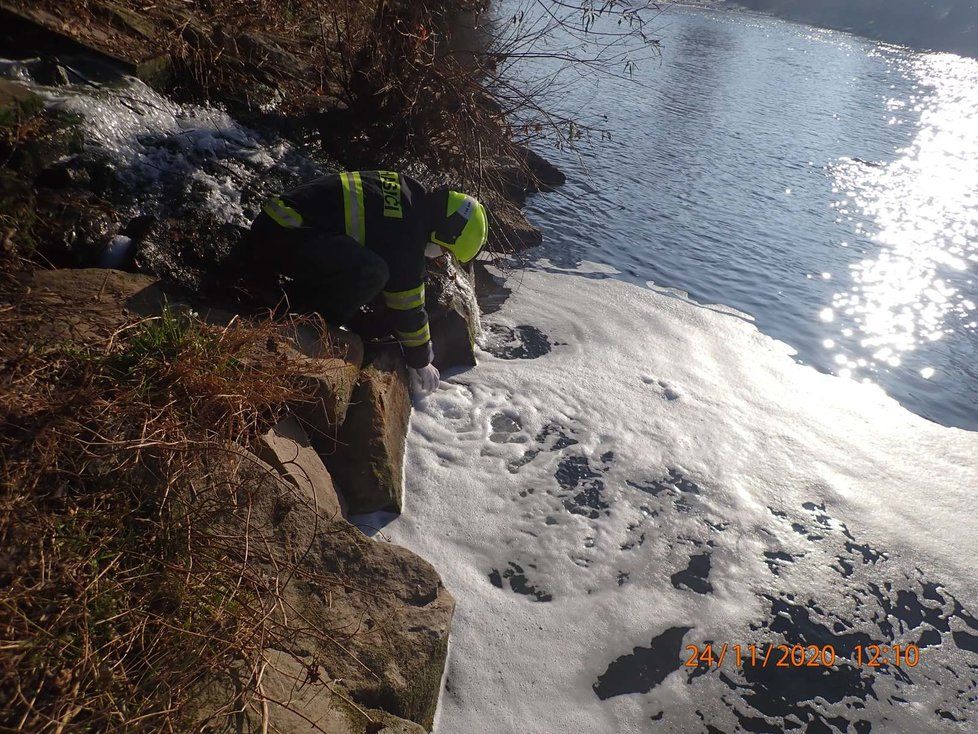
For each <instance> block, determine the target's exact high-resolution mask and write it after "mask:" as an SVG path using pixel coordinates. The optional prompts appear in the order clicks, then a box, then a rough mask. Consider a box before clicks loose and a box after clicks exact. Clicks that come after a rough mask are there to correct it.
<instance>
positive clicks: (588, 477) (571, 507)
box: [554, 456, 609, 520]
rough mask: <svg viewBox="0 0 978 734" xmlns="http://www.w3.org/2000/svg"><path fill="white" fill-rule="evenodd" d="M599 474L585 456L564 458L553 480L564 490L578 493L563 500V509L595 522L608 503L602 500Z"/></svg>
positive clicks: (601, 485) (605, 511) (602, 488)
mask: <svg viewBox="0 0 978 734" xmlns="http://www.w3.org/2000/svg"><path fill="white" fill-rule="evenodd" d="M601 476H602V475H601V473H600V472H596V471H594V469H592V468H591V462H590V461H589V460H588V459H587V457H585V456H565V457H564V458H563V459H561V460H560V462H559V463H558V464H557V469H556V471H555V472H554V478H555V479H556V480H557V484H559V485H560V487H561V488H562V489H565V490H575V489H578V490H579V491H578V492H577V493H576V494H575V495H574V496H573V497H565V498H564V507H565V508H566V509H567V511H568V512H572V513H574V514H575V515H584V516H586V517H589V518H591V519H592V520H596V519H597V518H598V517H600V516H601V513H602V512H604V513H605V514H607V510H608V507H609V505H608V503H607V502H605V501H604V499H603V493H604V481H603V480H602V479H601Z"/></svg>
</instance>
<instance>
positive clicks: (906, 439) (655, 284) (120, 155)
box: [7, 8, 978, 734]
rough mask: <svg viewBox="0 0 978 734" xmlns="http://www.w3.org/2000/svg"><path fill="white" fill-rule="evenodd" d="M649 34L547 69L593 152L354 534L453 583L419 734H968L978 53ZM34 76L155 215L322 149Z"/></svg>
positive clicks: (722, 27) (214, 204)
mask: <svg viewBox="0 0 978 734" xmlns="http://www.w3.org/2000/svg"><path fill="white" fill-rule="evenodd" d="M657 26H658V28H659V30H660V32H661V33H660V35H661V37H662V40H663V55H662V58H661V61H660V62H658V63H656V64H653V65H650V66H649V67H648V68H644V69H639V70H637V73H636V77H637V78H638V79H639V80H640V82H641V83H640V84H639V83H634V82H633V83H627V84H626V83H624V82H618V81H614V80H611V79H601V80H594V79H590V78H582V79H577V80H574V83H573V84H571V85H569V86H565V87H564V88H563V92H562V98H561V100H560V102H561V104H563V105H565V106H567V107H576V108H579V109H581V110H582V112H583V113H584V114H586V115H587V114H590V115H591V116H594V115H599V116H600V115H607V118H608V119H607V121H604V120H601V123H602V124H603V125H605V126H606V127H607V128H608V129H609V130H610V132H611V140H610V141H609V140H608V139H607V136H605V139H603V140H602V139H600V136H595V139H594V140H593V141H592V144H591V145H589V146H583V145H582V146H581V148H580V151H579V152H578V153H575V152H572V151H548V155H549V156H550V157H551V158H554V159H555V160H558V162H559V163H560V165H561V166H562V167H563V168H564V170H565V171H567V173H568V177H569V181H568V184H567V186H566V187H564V188H563V189H562V190H560V191H558V192H556V193H553V194H547V195H543V196H538V197H534V198H533V199H532V200H531V202H530V210H531V216H532V217H534V219H535V220H536V221H537V222H538V223H539V224H540V225H541V226H542V227H543V228H544V230H545V232H546V238H547V239H546V243H545V245H544V246H543V247H541V248H539V249H538V250H536V251H533V252H531V253H528V254H529V258H530V261H529V263H528V265H527V267H526V268H524V269H522V270H517V271H515V272H510V273H509V274H508V276H507V275H506V274H504V273H499V274H498V276H499V278H500V280H504V281H505V282H504V283H503V285H504V287H506V288H509V289H510V290H511V295H510V297H509V298H508V300H506V301H505V303H503V304H502V306H501V307H499V308H498V310H495V311H494V312H492V313H490V314H488V315H487V317H486V318H485V320H484V321H485V337H484V339H483V341H482V344H481V346H482V348H483V349H482V351H481V352H480V364H479V365H478V366H477V367H475V368H473V369H471V370H467V371H463V372H456V373H454V374H448V375H446V376H445V378H446V379H445V380H444V381H443V382H442V384H441V385H440V388H439V390H438V391H437V392H435V393H434V394H433V395H431V396H430V397H428V398H427V399H426V400H422V401H419V402H418V403H417V404H416V406H415V411H414V413H413V415H412V424H411V432H410V435H409V439H408V445H407V449H406V456H405V485H406V489H405V511H404V513H403V515H401V516H400V517H397V518H391V517H376V518H370V519H369V520H367V521H366V522H365V523H364V527H365V528H366V527H372V528H377V527H383V530H382V531H380V532H379V533H376V532H375V535H376V537H377V539H378V542H383V541H384V540H385V538H389V539H392V540H394V541H396V542H398V543H401V544H403V545H406V546H408V547H410V548H412V549H413V550H415V551H416V552H418V553H419V554H420V555H421V556H422V557H424V558H426V559H428V560H429V561H430V562H431V563H433V564H434V566H435V567H436V568H437V570H438V572H439V573H440V574H441V576H442V578H443V580H444V583H445V585H446V587H447V588H448V589H449V591H450V592H451V593H452V594H453V595H454V597H455V599H456V601H457V608H456V613H455V618H454V621H453V627H452V637H451V642H450V649H449V658H448V664H447V670H446V674H445V681H444V687H443V691H442V695H441V701H440V707H439V712H438V715H437V719H436V727H435V729H436V732H437V734H456V733H457V732H465V733H466V734H469V733H472V734H557V733H558V732H561V733H562V732H589V733H592V732H593V733H595V734H605V733H607V734H626V733H632V734H638V733H639V732H643V733H644V732H650V731H655V732H675V733H677V734H678V733H682V734H688V733H692V732H695V733H696V734H701V733H702V734H717V733H718V732H730V733H732V732H743V731H747V732H781V731H806V732H836V733H843V732H845V733H846V734H850V733H852V734H865V733H866V732H870V731H873V732H885V733H886V734H891V733H892V732H902V733H905V734H920V733H921V732H932V731H933V732H958V733H960V732H968V731H975V730H976V722H978V696H976V693H975V691H976V690H978V570H976V567H975V564H974V559H975V558H976V557H978V519H976V516H975V512H974V500H975V493H976V489H978V432H975V431H971V430H962V429H961V428H960V427H971V428H974V427H975V419H974V415H973V413H974V407H975V405H976V400H975V398H976V392H975V391H976V384H975V380H974V367H973V366H972V360H973V357H974V354H975V338H976V337H975V319H976V315H975V304H974V303H973V302H972V301H973V299H974V298H975V295H974V293H975V288H974V269H975V253H976V249H975V247H976V246H975V238H976V206H978V202H976V199H975V197H976V170H978V167H976V166H975V163H976V160H978V142H976V135H978V133H976V130H978V126H976V125H974V120H973V118H974V117H975V105H976V96H978V85H976V84H975V82H976V80H978V65H976V62H974V61H971V60H966V59H960V58H957V57H954V56H947V55H928V54H918V53H913V52H909V51H906V50H902V49H896V48H884V47H880V46H877V45H874V44H872V43H870V42H868V41H864V40H860V39H857V38H854V37H850V36H847V35H844V34H839V33H832V32H825V31H820V30H815V29H811V28H806V27H804V26H801V25H795V24H791V23H787V22H783V21H778V20H773V19H769V18H764V17H761V16H755V15H749V14H745V13H735V12H722V13H720V12H712V11H709V10H701V9H683V8H674V9H672V10H671V11H670V12H669V13H668V14H666V15H663V16H662V17H661V18H660V19H659V22H658V24H657ZM539 63H540V64H544V63H545V62H543V61H540V62H539ZM7 71H8V73H12V74H18V75H22V74H23V73H25V72H23V70H21V69H20V66H19V65H17V64H8V65H7ZM527 71H528V73H531V74H532V73H534V68H532V67H531V68H528V69H527ZM537 71H539V72H541V73H544V72H546V71H547V69H546V68H540V69H538V70H537ZM44 93H45V96H46V97H47V98H48V100H49V103H50V104H51V105H54V106H58V107H63V108H65V109H68V110H69V111H71V112H74V113H76V114H79V115H81V116H82V117H83V118H84V124H83V129H84V131H85V133H86V139H87V144H88V145H89V146H90V147H92V148H93V149H97V150H98V151H101V153H103V154H105V155H108V156H109V157H110V158H111V159H112V160H114V161H115V163H116V165H117V166H118V167H119V169H120V173H121V174H122V175H124V176H125V177H126V179H127V180H131V181H132V185H133V186H134V187H138V188H139V189H146V190H147V191H148V194H147V196H148V197H149V198H148V203H147V204H146V206H149V207H150V208H151V209H152V207H153V206H157V205H159V204H160V202H166V201H169V200H171V199H172V198H173V197H174V194H173V192H174V191H176V192H177V193H180V192H183V191H195V192H198V193H199V194H202V196H200V197H199V198H200V199H201V200H202V201H203V203H204V204H205V205H206V206H207V207H209V208H210V209H211V210H212V211H213V212H214V213H215V214H217V215H219V216H222V217H223V218H224V219H225V220H226V221H229V222H241V221H244V220H246V219H247V216H248V215H249V213H251V210H252V209H253V207H254V204H255V200H256V198H257V196H258V194H259V193H260V190H261V189H262V187H263V186H268V185H269V182H273V181H281V180H288V179H290V178H295V177H308V176H310V175H312V174H313V173H314V172H315V170H316V165H317V164H316V163H315V162H314V161H309V160H306V159H305V158H304V156H303V155H302V154H301V151H300V150H297V149H294V148H293V147H292V146H290V145H288V144H286V143H285V142H284V141H277V140H269V139H267V138H266V137H264V136H261V135H259V134H257V133H255V132H254V131H251V130H248V129H246V128H244V127H242V126H241V125H240V124H238V123H237V122H236V121H234V120H233V119H231V118H230V117H229V116H228V115H227V114H226V113H224V112H222V111H220V110H214V109H211V108H201V107H196V106H192V105H175V104H173V103H172V102H169V101H167V100H165V99H163V98H161V97H159V95H156V94H155V93H153V92H152V91H151V90H149V89H147V88H145V87H144V86H143V85H141V84H139V83H138V82H135V81H130V82H127V84H126V86H124V87H121V88H118V89H115V88H112V89H109V88H105V89H95V90H93V89H90V88H88V87H85V86H81V87H77V88H70V89H58V90H47V91H45V92H44ZM243 192H248V195H247V196H245V195H244V194H243ZM684 292H688V294H689V295H688V296H687V295H685V293H684ZM496 305H497V306H498V305H499V304H498V303H497V304H496ZM752 319H753V320H752ZM437 346H438V345H435V348H436V349H437ZM864 380H869V384H865V383H864V382H863V381H864ZM942 424H943V425H942ZM955 426H960V427H955ZM385 523H386V525H385ZM707 645H712V646H713V647H712V648H709V649H711V650H713V651H714V655H713V657H712V659H711V658H709V657H708V656H707V655H706V652H707V649H708V648H707ZM897 645H899V646H900V649H901V650H902V651H903V654H902V657H901V659H900V660H899V661H898V662H897V663H896V664H895V663H894V660H895V658H894V656H895V655H896V654H897V653H895V651H894V648H895V646H897ZM779 646H785V648H784V649H785V650H788V651H791V650H801V651H802V654H803V656H804V657H803V658H802V659H801V662H802V663H806V662H807V663H809V664H808V665H798V664H795V663H794V661H795V660H797V659H798V658H797V654H796V655H795V657H794V658H792V657H790V656H786V655H785V653H784V652H783V651H782V649H780V648H779ZM810 646H814V647H810ZM874 646H879V648H877V649H875V650H874ZM911 646H912V649H913V650H914V651H915V653H914V654H913V655H912V656H911V657H910V658H908V657H907V656H906V651H907V649H908V647H911ZM812 649H814V650H815V651H817V653H818V658H817V659H814V660H813V658H812V653H811V650H812ZM806 650H808V652H805V651H806ZM691 653H696V655H695V657H694V658H693V659H691ZM918 653H919V654H918ZM813 662H814V663H815V664H814V665H812V664H811V663H813ZM779 663H783V665H782V664H779ZM879 663H883V664H879Z"/></svg>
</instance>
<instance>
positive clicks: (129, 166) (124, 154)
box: [36, 78, 323, 226]
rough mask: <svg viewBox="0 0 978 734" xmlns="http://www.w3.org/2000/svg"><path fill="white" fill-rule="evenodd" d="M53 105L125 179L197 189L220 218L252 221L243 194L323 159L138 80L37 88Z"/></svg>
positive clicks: (159, 188)
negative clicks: (76, 119)
mask: <svg viewBox="0 0 978 734" xmlns="http://www.w3.org/2000/svg"><path fill="white" fill-rule="evenodd" d="M36 91H38V92H39V93H40V94H42V95H43V96H44V97H45V99H46V100H47V103H48V106H50V107H52V108H56V109H60V110H63V111H65V112H69V113H73V114H76V115H79V116H80V117H81V118H82V120H83V123H82V129H83V131H84V133H85V142H86V145H88V146H90V147H93V148H95V149H97V150H98V151H101V152H103V153H105V154H106V155H107V156H108V157H109V159H110V160H111V161H113V163H115V165H116V166H117V168H118V171H119V176H120V178H121V179H122V181H123V182H125V183H126V184H128V185H131V186H133V187H135V188H136V189H137V190H139V191H142V192H145V193H146V194H149V195H151V196H152V195H155V196H156V197H157V198H158V199H161V200H163V201H162V203H163V204H164V205H166V204H169V203H172V202H167V201H165V199H167V198H168V197H169V196H170V194H171V193H172V192H168V190H167V188H166V187H167V186H171V187H172V186H177V187H180V188H181V189H184V190H186V189H190V188H192V189H193V190H194V191H195V197H196V199H195V200H199V202H200V203H201V204H203V205H204V206H205V207H207V208H208V209H209V210H210V211H211V212H212V213H214V214H215V215H217V216H218V217H219V218H220V219H221V220H223V221H226V222H232V223H234V224H238V225H241V226H247V225H249V224H250V222H251V218H252V217H253V216H254V214H255V212H254V211H252V212H248V211H246V206H245V204H244V201H243V194H245V193H246V192H247V191H248V190H249V188H251V189H254V190H255V191H261V190H263V188H264V186H265V185H267V180H268V178H269V175H270V174H279V175H284V176H286V177H290V178H296V179H301V178H312V177H314V176H316V175H321V174H322V172H323V171H322V168H321V167H320V166H319V164H318V163H316V162H315V161H313V160H311V159H310V158H309V157H307V156H305V155H304V154H303V153H302V152H301V151H298V150H296V149H295V148H294V147H293V146H292V145H290V144H289V143H288V142H286V141H284V140H281V139H277V140H276V139H269V138H267V137H265V136H262V135H260V134H259V133H257V132H255V131H254V130H251V129H249V128H247V127H245V126H243V125H241V124H240V123H238V122H236V121H235V120H234V119H233V118H232V117H231V116H230V115H228V113H227V112H225V111H224V110H222V109H219V108H217V107H209V106H198V105H190V104H177V103H175V102H173V101H171V100H169V99H167V98H166V97H163V96H161V95H160V94H157V93H156V92H155V91H153V90H152V89H151V88H150V87H148V86H147V85H146V84H144V83H143V82H141V81H139V80H138V79H132V78H127V79H125V80H124V81H123V82H121V83H119V84H117V85H111V86H109V85H106V86H101V87H89V86H86V85H77V86H71V87H57V88H45V87H38V88H36Z"/></svg>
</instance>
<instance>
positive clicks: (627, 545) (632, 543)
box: [618, 533, 645, 551]
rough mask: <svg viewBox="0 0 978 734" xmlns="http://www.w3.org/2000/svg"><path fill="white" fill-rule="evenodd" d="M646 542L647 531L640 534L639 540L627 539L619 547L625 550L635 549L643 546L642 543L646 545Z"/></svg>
mask: <svg viewBox="0 0 978 734" xmlns="http://www.w3.org/2000/svg"><path fill="white" fill-rule="evenodd" d="M644 543H645V533H642V535H641V536H639V539H638V540H626V541H625V542H624V543H622V544H621V545H620V546H618V547H619V548H621V550H623V551H626V550H633V549H635V548H641V547H642V545H644Z"/></svg>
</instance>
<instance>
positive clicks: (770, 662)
mask: <svg viewBox="0 0 978 734" xmlns="http://www.w3.org/2000/svg"><path fill="white" fill-rule="evenodd" d="M684 649H685V651H686V661H685V663H684V665H685V666H686V667H687V668H700V667H708V668H719V667H721V666H722V665H734V666H736V667H748V666H749V667H755V668H766V667H769V666H770V667H775V668H831V667H832V666H834V665H835V664H836V662H837V661H838V660H839V658H844V659H846V660H847V661H848V662H850V663H855V664H856V665H857V666H859V667H866V668H882V667H884V666H887V665H892V666H895V667H897V668H901V667H902V668H915V667H917V666H918V665H919V664H920V659H921V656H920V648H918V647H917V646H916V645H913V644H910V645H854V646H853V648H852V650H840V651H838V652H837V651H836V649H835V646H834V645H798V644H795V645H775V644H773V643H767V644H764V643H762V644H759V645H758V644H749V645H733V644H729V643H726V642H724V643H722V644H717V643H713V642H705V643H703V644H701V645H686V647H685V648H684Z"/></svg>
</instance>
